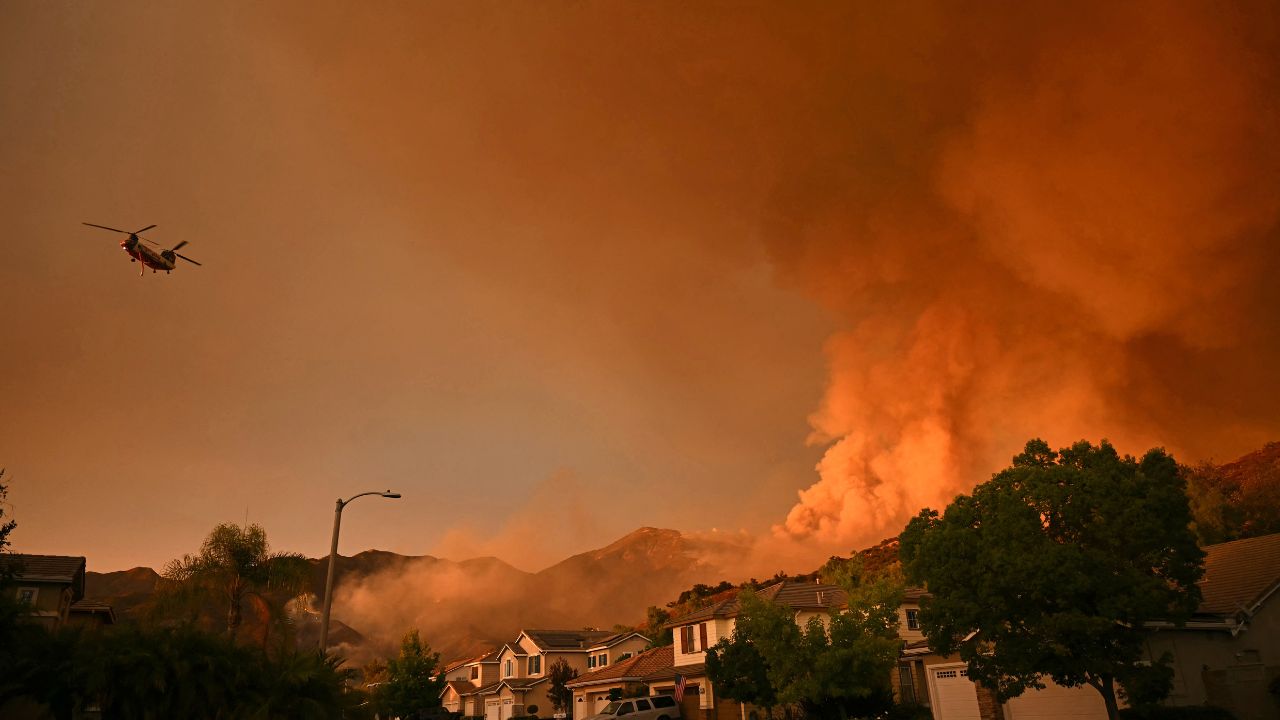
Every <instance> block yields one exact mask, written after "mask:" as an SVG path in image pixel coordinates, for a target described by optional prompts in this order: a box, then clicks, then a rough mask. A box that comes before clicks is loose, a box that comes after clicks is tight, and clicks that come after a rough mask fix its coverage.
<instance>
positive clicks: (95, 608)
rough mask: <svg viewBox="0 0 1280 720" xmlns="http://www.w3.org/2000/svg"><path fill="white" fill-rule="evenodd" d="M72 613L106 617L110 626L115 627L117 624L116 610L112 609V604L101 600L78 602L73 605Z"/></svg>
mask: <svg viewBox="0 0 1280 720" xmlns="http://www.w3.org/2000/svg"><path fill="white" fill-rule="evenodd" d="M71 613H72V614H77V613H83V614H86V615H105V616H106V621H107V623H108V624H110V625H114V624H115V622H116V611H115V608H113V607H111V605H110V603H104V602H102V601H100V600H77V601H75V602H73V603H71Z"/></svg>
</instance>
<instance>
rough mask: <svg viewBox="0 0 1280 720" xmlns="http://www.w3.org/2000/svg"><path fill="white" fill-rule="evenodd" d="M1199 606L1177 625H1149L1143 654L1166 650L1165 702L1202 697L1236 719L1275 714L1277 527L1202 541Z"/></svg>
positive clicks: (1279, 577)
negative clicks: (1168, 681)
mask: <svg viewBox="0 0 1280 720" xmlns="http://www.w3.org/2000/svg"><path fill="white" fill-rule="evenodd" d="M1204 550H1205V559H1204V578H1203V579H1202V580H1201V581H1200V593H1201V601H1200V607H1199V608H1198V610H1197V611H1196V614H1195V616H1194V617H1192V619H1191V620H1189V621H1188V622H1187V623H1186V624H1185V625H1183V626H1182V627H1180V628H1178V627H1173V626H1172V625H1155V626H1154V627H1153V632H1152V633H1151V635H1150V636H1149V637H1148V639H1147V649H1148V651H1149V652H1150V655H1151V657H1152V658H1153V659H1154V658H1159V657H1161V656H1162V655H1164V654H1166V653H1167V654H1168V655H1170V656H1171V657H1172V658H1173V692H1172V693H1171V694H1170V696H1169V699H1168V701H1167V703H1168V704H1170V705H1200V704H1204V703H1208V704H1210V705H1217V706H1219V707H1224V708H1226V709H1228V710H1230V711H1231V712H1232V713H1234V714H1235V716H1236V717H1237V718H1238V719H1239V720H1264V719H1267V720H1270V719H1271V718H1276V717H1280V702H1278V701H1280V698H1277V697H1276V696H1275V695H1273V694H1271V693H1270V692H1269V691H1268V684H1269V683H1271V682H1280V681H1277V680H1276V678H1277V677H1280V533H1275V534H1272V535H1264V536H1262V537H1256V538H1248V539H1246V540H1236V541H1234V542H1228V543H1221V544H1219V545H1210V546H1208V547H1206V548H1205V549H1204Z"/></svg>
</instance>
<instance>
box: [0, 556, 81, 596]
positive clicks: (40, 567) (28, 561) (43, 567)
mask: <svg viewBox="0 0 1280 720" xmlns="http://www.w3.org/2000/svg"><path fill="white" fill-rule="evenodd" d="M0 566H3V567H5V568H6V569H10V570H13V572H14V578H15V579H16V580H18V581H19V582H22V581H24V580H25V581H27V582H50V583H67V584H68V585H71V588H72V592H73V598H72V599H73V600H79V599H81V598H83V597H84V566H85V559H84V558H83V557H81V556H70V555H27V554H25V553H4V554H2V555H0Z"/></svg>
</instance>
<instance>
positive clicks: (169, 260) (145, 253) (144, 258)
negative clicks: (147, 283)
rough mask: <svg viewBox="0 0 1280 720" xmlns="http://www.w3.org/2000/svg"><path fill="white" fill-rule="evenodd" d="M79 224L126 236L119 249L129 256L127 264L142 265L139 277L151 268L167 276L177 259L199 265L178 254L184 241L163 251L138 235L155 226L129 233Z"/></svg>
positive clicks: (105, 227)
mask: <svg viewBox="0 0 1280 720" xmlns="http://www.w3.org/2000/svg"><path fill="white" fill-rule="evenodd" d="M81 224H82V225H88V226H89V227H96V228H101V229H103V230H110V231H111V232H118V233H120V234H121V235H128V236H129V237H127V238H125V239H124V240H121V241H120V247H122V248H124V251H125V252H126V253H128V254H129V262H140V263H142V268H141V272H140V273H138V274H139V275H143V274H145V273H146V272H147V268H151V272H153V273H154V272H155V271H157V270H163V271H164V273H165V274H166V275H168V274H169V273H170V272H172V271H173V268H174V265H175V264H176V263H177V258H182V259H183V260H186V261H187V262H189V263H191V264H192V265H199V264H200V263H198V262H196V261H195V260H192V259H191V258H189V257H187V256H186V255H183V254H181V253H179V252H178V249H179V248H181V247H182V246H183V245H186V244H187V241H186V240H183V241H182V242H180V243H178V244H177V245H174V246H173V247H171V248H169V249H168V250H165V249H164V248H162V247H160V244H159V243H156V242H154V241H152V240H147V239H146V238H144V237H142V236H141V235H140V233H144V232H146V231H148V230H150V229H152V228H154V227H155V225H148V226H146V227H144V228H142V229H141V230H135V231H133V232H129V231H128V230H117V229H115V228H113V227H107V226H106V225H95V224H94V223H81ZM140 241H141V242H140ZM143 242H147V243H151V244H152V245H155V246H156V247H158V248H160V249H159V250H152V249H151V248H149V247H147V246H146V245H143V244H142V243H143Z"/></svg>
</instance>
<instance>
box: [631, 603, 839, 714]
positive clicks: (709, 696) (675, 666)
mask: <svg viewBox="0 0 1280 720" xmlns="http://www.w3.org/2000/svg"><path fill="white" fill-rule="evenodd" d="M757 594H758V595H759V596H760V597H761V598H764V599H766V600H771V601H773V602H776V603H779V604H781V605H785V606H787V607H789V608H791V609H792V610H793V611H794V612H795V618H796V622H797V623H798V624H800V625H802V626H803V625H806V624H807V623H808V622H809V620H810V619H811V618H819V619H824V620H825V619H826V618H827V617H829V615H830V614H831V612H832V611H833V610H837V609H839V608H841V607H844V606H845V605H846V604H847V603H848V598H847V596H846V595H845V592H844V591H843V590H841V589H840V588H839V587H836V586H835V585H826V584H822V583H810V582H801V581H798V580H783V581H781V582H777V583H774V584H772V585H769V586H767V587H764V588H761V589H760V591H759V592H758V593H757ZM740 610H741V604H740V603H739V602H738V595H737V593H734V594H733V595H731V596H729V597H726V598H723V599H721V600H719V601H716V602H713V603H712V604H710V605H708V606H707V607H704V608H701V609H699V610H695V611H693V612H691V613H688V614H686V615H683V616H681V617H678V618H675V619H674V620H672V621H671V622H669V623H667V624H666V625H665V626H664V627H666V628H669V629H670V630H671V633H672V638H673V640H674V644H673V647H674V650H673V661H672V667H671V668H670V669H669V670H663V671H660V672H657V673H654V674H652V675H650V676H649V677H648V678H647V680H646V682H647V684H648V685H649V687H650V690H651V691H652V692H653V693H654V694H660V693H667V692H674V687H675V685H676V683H677V682H678V681H679V680H683V681H684V693H683V697H682V699H681V703H680V707H681V714H682V716H683V717H684V720H729V719H730V718H733V719H735V720H736V719H738V718H741V717H745V712H744V709H743V708H742V707H741V705H740V704H739V703H738V702H737V701H734V700H729V699H727V698H726V699H721V700H717V699H716V697H715V689H714V688H713V687H712V686H711V683H710V682H709V681H708V680H707V671H706V665H705V662H704V659H705V657H706V650H707V648H709V647H711V646H712V645H715V644H716V643H717V642H719V641H720V640H721V639H722V638H727V637H729V636H730V635H732V634H733V628H734V625H735V624H736V622H737V617H738V612H739V611H740Z"/></svg>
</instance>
